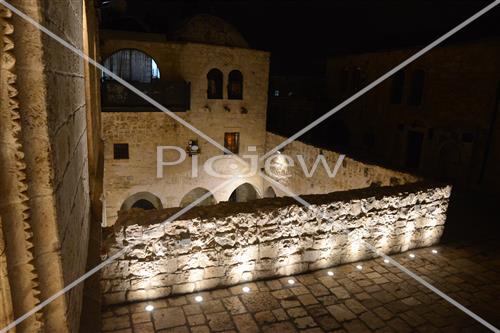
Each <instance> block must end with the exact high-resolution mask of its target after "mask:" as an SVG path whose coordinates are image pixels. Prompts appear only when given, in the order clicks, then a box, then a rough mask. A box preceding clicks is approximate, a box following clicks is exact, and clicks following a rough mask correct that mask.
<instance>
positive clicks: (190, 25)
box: [172, 14, 249, 48]
mask: <svg viewBox="0 0 500 333" xmlns="http://www.w3.org/2000/svg"><path fill="white" fill-rule="evenodd" d="M172 37H173V39H174V40H178V41H184V42H194V43H202V44H211V45H222V46H236V47H242V48H248V47H249V46H248V43H247V41H246V40H245V38H243V36H242V35H241V34H240V33H239V31H238V30H236V28H235V27H234V26H233V25H231V24H230V23H228V22H226V21H224V20H223V19H221V18H220V17H216V16H212V15H208V14H199V15H195V16H193V17H191V18H188V19H187V20H186V21H185V22H184V23H183V24H182V26H181V27H180V28H179V29H177V31H175V32H174V34H173V36H172Z"/></svg>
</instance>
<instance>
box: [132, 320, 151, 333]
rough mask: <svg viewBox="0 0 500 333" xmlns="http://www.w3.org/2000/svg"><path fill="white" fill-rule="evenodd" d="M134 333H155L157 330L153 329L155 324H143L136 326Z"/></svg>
mask: <svg viewBox="0 0 500 333" xmlns="http://www.w3.org/2000/svg"><path fill="white" fill-rule="evenodd" d="M134 332H140V333H155V329H154V327H153V323H152V322H149V323H142V324H134Z"/></svg>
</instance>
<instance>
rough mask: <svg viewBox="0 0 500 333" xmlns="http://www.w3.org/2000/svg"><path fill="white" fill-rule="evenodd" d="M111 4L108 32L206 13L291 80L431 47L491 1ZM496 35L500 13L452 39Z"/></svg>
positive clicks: (159, 0)
mask: <svg viewBox="0 0 500 333" xmlns="http://www.w3.org/2000/svg"><path fill="white" fill-rule="evenodd" d="M111 1H112V2H111V4H107V5H105V6H103V10H102V27H103V28H113V29H121V30H132V31H134V30H136V31H137V30H138V31H141V30H142V31H150V32H168V31H169V30H172V29H173V28H174V27H176V26H177V25H178V24H180V23H181V22H182V21H183V20H184V19H185V18H186V17H189V16H191V15H194V14H198V13H209V14H213V15H217V16H220V17H222V18H223V19H225V20H226V21H228V22H230V23H232V24H233V25H234V26H236V28H238V29H239V31H240V32H241V33H242V34H243V36H244V37H245V38H246V39H247V40H248V41H249V43H250V45H251V47H252V48H256V49H262V50H267V51H270V52H271V53H272V59H271V64H272V65H271V71H272V73H293V74H296V73H297V74H298V73H316V72H318V73H319V72H321V70H322V64H323V62H324V59H325V57H326V56H327V55H332V54H338V53H345V52H356V51H365V50H377V49H388V48H396V47H400V46H414V45H423V44H425V43H429V42H430V41H432V40H433V39H435V38H437V37H439V36H440V35H442V34H443V33H445V32H446V31H448V30H450V29H451V28H453V27H454V26H455V25H457V24H459V23H460V22H462V21H463V20H465V19H466V18H468V17H469V16H471V15H473V14H474V13H475V12H477V11H478V10H480V9H481V8H482V7H484V6H486V5H487V4H488V3H491V2H492V1H483V0H454V1H451V0H434V1H426V0H367V1H360V0H342V1H337V0H328V1H272V0H268V1H257V0H251V1H186V0H177V1H169V0H111ZM120 8H121V10H117V9H120ZM136 22H138V23H136ZM498 36H500V6H498V8H495V9H493V10H492V11H491V12H489V13H488V14H486V15H485V16H483V17H482V18H480V19H479V20H478V21H476V22H475V23H473V24H472V25H470V26H469V27H467V28H465V30H464V31H462V32H460V33H458V34H457V35H456V36H455V37H454V38H453V39H452V40H454V41H457V40H474V39H480V38H485V37H494V38H499V37H498Z"/></svg>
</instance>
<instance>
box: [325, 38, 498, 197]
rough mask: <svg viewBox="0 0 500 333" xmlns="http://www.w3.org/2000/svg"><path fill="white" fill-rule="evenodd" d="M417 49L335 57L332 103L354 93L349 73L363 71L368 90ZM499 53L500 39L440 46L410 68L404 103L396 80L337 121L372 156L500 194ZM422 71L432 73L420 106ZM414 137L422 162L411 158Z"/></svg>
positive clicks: (355, 146) (330, 68)
mask: <svg viewBox="0 0 500 333" xmlns="http://www.w3.org/2000/svg"><path fill="white" fill-rule="evenodd" d="M417 51H418V48H414V49H409V48H407V49H396V50H387V51H378V52H366V53H359V54H347V55H341V56H335V57H332V58H330V59H329V60H328V61H327V79H328V88H327V91H328V93H329V94H330V98H331V102H332V105H336V104H338V103H340V102H341V101H343V100H345V99H347V98H348V97H349V96H351V95H352V94H354V92H355V91H353V89H355V88H353V87H352V85H350V84H349V82H346V78H347V79H348V77H349V76H350V75H354V73H355V71H358V72H359V73H360V76H361V78H360V87H359V88H361V87H362V86H364V85H366V84H368V83H370V82H372V81H374V80H375V79H377V78H378V77H380V76H381V75H383V74H384V73H386V72H387V71H389V70H390V69H392V68H393V67H394V66H396V65H398V64H399V63H401V62H402V61H403V60H405V59H407V58H408V57H410V56H411V55H413V54H414V53H416V52H417ZM499 56H500V43H499V42H498V41H497V40H493V39H490V40H488V39H486V40H480V41H474V42H467V43H448V44H444V45H442V46H439V47H436V48H434V49H433V50H432V52H429V53H428V54H426V55H425V56H423V57H421V58H420V59H418V60H416V61H414V62H412V63H411V64H410V65H408V66H407V67H406V68H405V69H404V70H403V71H402V73H403V75H404V79H403V80H402V81H403V82H402V84H401V85H400V88H401V91H402V94H401V100H400V101H399V102H396V101H393V100H392V98H391V96H392V92H393V88H394V87H395V81H393V79H392V78H390V79H388V80H386V81H385V82H383V83H381V84H380V85H379V86H377V87H375V88H374V89H373V90H371V91H370V92H369V93H367V94H366V95H364V96H363V97H361V98H359V99H357V100H356V101H355V102H353V103H352V104H351V105H349V106H347V107H346V108H345V109H344V110H342V111H341V112H339V113H338V114H336V115H335V120H336V121H340V122H341V123H343V124H344V126H345V128H344V132H345V133H348V134H346V136H349V138H350V142H349V143H350V148H351V149H352V150H353V151H356V152H363V153H364V155H367V156H368V157H369V158H371V159H374V160H376V161H381V162H383V163H385V164H388V165H394V166H396V167H397V168H399V169H401V168H414V169H415V172H417V171H418V173H419V174H422V175H423V176H425V177H433V178H435V179H443V180H445V181H453V182H455V184H456V185H462V186H467V187H470V188H477V187H481V188H484V189H490V190H492V191H498V188H499V185H500V177H499V174H498V172H497V169H498V168H497V166H498V163H499V161H500V149H499V147H500V130H499V129H500V117H498V114H499V112H500V111H499V106H498V103H499V99H500V95H499V93H498V90H497V89H498V85H499V81H498V78H499V77H500V67H499V66H498V63H497V61H496V59H498V57H499ZM418 70H421V71H423V73H424V82H423V94H422V101H421V104H420V105H412V103H411V102H410V101H409V99H410V95H411V93H412V80H413V75H414V73H415V72H416V71H418ZM351 77H352V76H351ZM347 81H349V79H348V80H347ZM350 82H352V79H351V81H350ZM495 113H496V114H497V117H496V120H494V119H495V116H494V115H495ZM493 120H494V121H493ZM492 122H494V123H493V124H492ZM332 123H333V120H332ZM490 135H491V136H490ZM411 136H413V137H415V136H421V137H422V139H423V140H422V147H421V150H420V154H421V157H420V161H419V163H418V165H417V166H416V167H415V166H411V165H409V164H408V163H407V155H408V153H409V151H410V148H411V146H410V145H411V144H412V143H411ZM487 147H489V151H487ZM413 155H415V153H414V154H413Z"/></svg>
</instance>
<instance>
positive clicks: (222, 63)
mask: <svg viewBox="0 0 500 333" xmlns="http://www.w3.org/2000/svg"><path fill="white" fill-rule="evenodd" d="M101 39H102V49H101V50H102V56H103V59H104V64H105V66H107V67H108V68H109V69H110V70H112V71H114V72H115V73H117V74H119V75H121V76H124V78H125V79H130V80H131V81H132V82H133V84H134V85H135V86H136V87H139V89H141V90H142V91H144V92H146V93H147V94H148V95H149V96H152V97H153V98H155V99H156V100H157V101H158V102H160V103H161V104H162V105H164V106H166V107H167V108H169V109H170V110H171V111H174V112H175V114H176V115H177V116H179V117H181V118H182V119H184V120H185V121H187V122H189V123H190V124H192V125H193V126H194V127H196V128H197V129H199V130H200V131H202V132H204V133H206V134H207V135H208V136H210V137H211V138H213V139H215V140H216V141H217V142H218V143H220V144H221V145H225V147H226V148H228V149H229V150H231V151H233V152H235V153H239V155H240V156H241V155H245V154H256V153H258V154H262V153H263V151H264V148H265V147H264V146H265V137H266V128H265V126H266V108H267V92H268V72H269V53H267V52H263V51H258V50H253V49H250V48H248V44H247V42H246V41H245V40H244V38H243V37H242V36H241V35H240V34H239V33H238V32H237V31H236V30H235V29H234V28H233V27H232V26H231V25H229V24H228V23H226V22H224V21H222V20H221V19H219V18H216V17H213V16H209V15H198V16H195V17H193V18H191V19H189V20H187V21H186V22H185V24H184V25H183V26H182V27H180V28H179V29H178V30H177V31H176V32H175V33H174V34H173V35H172V36H169V38H168V39H167V37H166V36H165V35H160V34H150V33H148V34H143V33H128V32H127V33H121V32H117V31H105V32H103V33H102V38H101ZM129 57H130V59H131V60H129ZM124 64H126V65H124ZM130 64H132V66H131V68H132V70H130V71H128V66H130ZM123 67H127V70H124V69H123ZM102 88H103V90H102V101H103V105H102V107H103V108H102V111H103V112H102V122H103V136H104V141H105V151H104V160H105V180H106V181H105V185H104V188H105V202H106V216H107V219H106V222H105V225H111V224H113V223H114V221H115V220H116V217H117V213H118V211H120V209H127V208H131V207H141V208H148V207H149V208H152V207H154V208H162V207H177V206H185V205H187V204H189V203H191V202H192V201H194V200H195V199H197V198H198V197H200V196H201V195H203V194H205V193H206V192H207V191H212V189H213V188H214V187H215V186H217V185H218V184H219V182H220V181H221V179H220V178H217V177H213V176H210V175H209V174H207V173H206V172H205V170H204V168H203V167H202V166H203V164H204V163H205V162H206V161H207V160H208V159H209V158H211V157H214V156H217V155H221V154H223V152H222V151H220V150H219V149H218V148H216V147H214V146H213V145H212V144H211V143H209V142H207V141H206V140H204V139H203V138H200V137H199V136H198V135H197V134H196V133H193V132H192V131H191V130H190V129H188V128H186V127H185V126H183V125H181V124H179V123H178V121H176V120H174V119H172V118H170V117H169V116H167V115H165V114H164V113H163V112H161V111H159V110H158V109H155V108H154V107H152V106H151V105H148V103H147V102H145V101H142V100H141V99H140V98H139V97H137V96H135V95H134V94H133V93H131V92H129V91H128V90H127V89H126V88H124V87H122V86H121V85H119V84H118V83H117V82H114V81H113V80H108V79H107V78H106V77H104V80H103V86H102ZM158 146H176V147H180V149H181V150H184V149H185V150H186V151H187V157H186V159H185V160H184V162H182V163H180V164H178V165H175V166H166V167H165V168H164V170H163V177H161V178H158V177H157V165H156V161H157V147H158ZM193 147H194V149H195V150H192V149H191V148H193ZM179 154H181V155H182V154H183V153H182V152H180V153H179V152H176V151H173V150H167V151H166V152H165V156H164V160H165V161H173V160H176V159H177V158H178V156H179ZM196 160H197V161H198V162H197V165H198V166H199V175H198V177H197V178H193V177H192V175H191V173H192V172H191V166H192V164H193V161H196ZM235 163H236V164H235ZM233 165H234V166H233ZM230 166H233V168H234V167H235V168H234V169H229V168H230ZM243 168H244V166H243V165H241V163H240V162H237V161H236V160H235V159H233V158H232V157H229V158H226V159H221V160H219V161H216V162H215V163H214V169H216V170H217V171H220V172H221V173H234V174H240V173H243ZM262 196H263V183H262V179H261V178H260V177H258V176H251V177H242V178H240V179H238V180H237V181H235V182H234V183H232V184H230V185H228V186H227V187H225V188H222V189H220V190H219V191H216V192H214V193H212V197H210V198H209V199H208V200H206V201H205V202H204V203H206V204H208V203H215V202H219V201H227V200H230V199H231V200H235V201H245V200H247V199H251V198H259V197H262Z"/></svg>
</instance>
